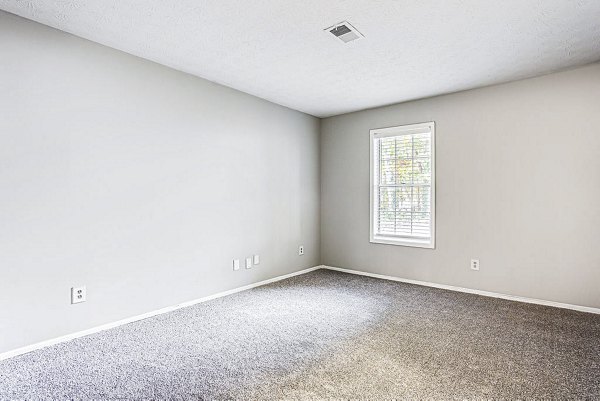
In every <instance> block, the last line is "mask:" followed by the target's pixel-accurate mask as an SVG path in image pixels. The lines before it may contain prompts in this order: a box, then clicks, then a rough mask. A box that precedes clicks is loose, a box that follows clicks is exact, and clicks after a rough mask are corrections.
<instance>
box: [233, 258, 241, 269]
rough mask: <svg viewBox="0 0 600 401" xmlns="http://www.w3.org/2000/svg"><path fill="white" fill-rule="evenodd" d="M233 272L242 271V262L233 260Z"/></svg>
mask: <svg viewBox="0 0 600 401" xmlns="http://www.w3.org/2000/svg"><path fill="white" fill-rule="evenodd" d="M233 270H240V260H239V259H233Z"/></svg>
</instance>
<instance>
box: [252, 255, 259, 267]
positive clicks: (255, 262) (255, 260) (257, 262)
mask: <svg viewBox="0 0 600 401" xmlns="http://www.w3.org/2000/svg"><path fill="white" fill-rule="evenodd" d="M253 263H254V264H255V265H258V264H259V263H260V255H254V260H253Z"/></svg>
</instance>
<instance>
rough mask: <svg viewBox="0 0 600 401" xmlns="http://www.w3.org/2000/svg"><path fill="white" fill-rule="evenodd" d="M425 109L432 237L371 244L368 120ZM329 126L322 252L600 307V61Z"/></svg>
mask: <svg viewBox="0 0 600 401" xmlns="http://www.w3.org/2000/svg"><path fill="white" fill-rule="evenodd" d="M424 121H435V123H436V154H437V158H436V178H437V186H436V190H437V192H436V196H437V202H436V208H437V210H436V212H437V213H436V218H437V225H436V227H437V236H436V249H435V250H428V249H418V248H407V247H401V246H392V245H378V244H371V243H369V129H371V128H378V127H387V126H394V125H400V124H411V123H418V122H424ZM321 127H322V131H321V145H322V147H321V190H322V200H321V239H322V242H321V250H322V255H321V262H322V263H323V264H326V265H331V266H338V267H344V268H349V269H357V270H363V271H367V272H372V273H379V274H385V275H391V276H396V277H402V278H408V279H415V280H422V281H428V282H434V283H439V284H448V285H454V286H460V287H467V288H473V289H480V290H487V291H495V292H500V293H504V294H512V295H520V296H526V297H533V298H539V299H545V300H552V301H558V302H565V303H572V304H578V305H584V306H591V307H600V290H599V289H600V242H599V241H600V64H594V65H590V66H587V67H583V68H580V69H576V70H571V71H567V72H561V73H557V74H553V75H548V76H544V77H539V78H535V79H529V80H525V81H520V82H515V83H510V84H505V85H500V86H494V87H488V88H482V89H477V90H472V91H467V92H462V93H456V94H452V95H447V96H441V97H436V98H431V99H425V100H421V101H414V102H409V103H404V104H398V105H394V106H389V107H383V108H378V109H372V110H366V111H362V112H357V113H352V114H347V115H342V116H338V117H332V118H328V119H325V120H323V121H322V124H321ZM471 258H479V259H480V261H481V270H480V271H479V272H474V271H471V270H470V268H469V263H470V260H471Z"/></svg>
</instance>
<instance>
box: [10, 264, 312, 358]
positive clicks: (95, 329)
mask: <svg viewBox="0 0 600 401" xmlns="http://www.w3.org/2000/svg"><path fill="white" fill-rule="evenodd" d="M323 267H324V266H314V267H310V268H308V269H304V270H300V271H297V272H294V273H289V274H284V275H282V276H277V277H273V278H270V279H268V280H263V281H259V282H257V283H253V284H248V285H245V286H243V287H238V288H234V289H232V290H228V291H223V292H219V293H216V294H213V295H209V296H206V297H203V298H198V299H194V300H192V301H187V302H183V303H180V304H177V305H173V306H167V307H166V308H162V309H158V310H155V311H151V312H147V313H143V314H141V315H137V316H132V317H128V318H126V319H121V320H118V321H116V322H112V323H107V324H103V325H101V326H97V327H92V328H91V329H87V330H82V331H78V332H76V333H71V334H67V335H64V336H61V337H57V338H53V339H50V340H46V341H41V342H39V343H35V344H31V345H27V346H25V347H21V348H17V349H14V350H12V351H7V352H4V353H2V354H0V361H1V360H4V359H8V358H12V357H14V356H17V355H21V354H26V353H28V352H31V351H35V350H38V349H40V348H45V347H49V346H50V345H54V344H59V343H64V342H66V341H70V340H73V339H75V338H79V337H84V336H87V335H90V334H94V333H98V332H100V331H104V330H108V329H112V328H113V327H117V326H122V325H124V324H128V323H132V322H135V321H138V320H142V319H147V318H149V317H152V316H156V315H162V314H163V313H168V312H172V311H174V310H176V309H181V308H185V307H187V306H192V305H196V304H199V303H202V302H206V301H210V300H212V299H216V298H221V297H225V296H227V295H231V294H235V293H237V292H241V291H245V290H249V289H251V288H255V287H260V286H262V285H265V284H270V283H274V282H276V281H280V280H284V279H286V278H290V277H294V276H298V275H300V274H305V273H309V272H312V271H315V270H318V269H322V268H323Z"/></svg>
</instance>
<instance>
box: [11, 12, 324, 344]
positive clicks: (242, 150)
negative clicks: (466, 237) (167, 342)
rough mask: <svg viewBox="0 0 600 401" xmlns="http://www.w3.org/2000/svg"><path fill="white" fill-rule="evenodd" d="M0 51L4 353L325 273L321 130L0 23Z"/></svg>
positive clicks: (126, 59) (139, 65) (71, 42)
mask: <svg viewBox="0 0 600 401" xmlns="http://www.w3.org/2000/svg"><path fill="white" fill-rule="evenodd" d="M198 51H202V49H198ZM0 55H1V56H0V57H1V61H0V352H3V351H7V350H11V349H14V348H17V347H20V346H24V345H28V344H31V343H34V342H38V341H41V340H45V339H49V338H54V337H57V336H60V335H64V334H67V333H72V332H75V331H78V330H82V329H86V328H90V327H93V326H96V325H100V324H103V323H107V322H112V321H115V320H118V319H122V318H126V317H129V316H134V315H137V314H140V313H144V312H148V311H152V310H155V309H158V308H161V307H165V306H169V305H174V304H177V303H179V302H183V301H187V300H192V299H196V298H199V297H202V296H206V295H209V294H212V293H216V292H219V291H223V290H227V289H231V288H235V287H239V286H242V285H245V284H249V283H253V282H257V281H260V280H264V279H267V278H271V277H274V276H278V275H282V274H286V273H290V272H294V271H297V270H300V269H303V268H307V267H311V266H315V265H317V264H319V253H320V251H319V244H320V242H319V196H320V194H319V191H320V185H319V121H318V120H317V119H316V118H313V117H310V116H307V115H305V114H301V113H299V112H296V111H292V110H289V109H286V108H284V107H280V106H277V105H274V104H271V103H269V102H266V101H263V100H260V99H257V98H255V97H252V96H249V95H246V94H243V93H240V92H237V91H235V90H232V89H228V88H225V87H222V86H219V85H216V84H213V83H210V82H208V81H205V80H202V79H199V78H196V77H192V76H190V75H186V74H184V73H181V72H177V71H174V70H171V69H168V68H166V67H162V66H160V65H158V64H154V63H151V62H149V61H145V60H142V59H139V58H136V57H133V56H130V55H127V54H124V53H121V52H118V51H115V50H112V49H109V48H107V47H103V46H100V45H97V44H94V43H91V42H88V41H86V40H82V39H79V38H76V37H74V36H71V35H68V34H66V33H62V32H59V31H56V30H53V29H50V28H47V27H44V26H42V25H39V24H36V23H33V22H29V21H26V20H23V19H20V18H18V17H15V16H12V15H9V14H6V13H3V12H0ZM300 244H302V245H304V246H305V252H306V254H305V255H304V256H301V257H300V256H298V254H297V247H298V245H300ZM253 253H258V254H260V256H261V264H260V265H259V266H257V267H256V268H253V269H251V270H244V269H243V268H242V270H240V271H237V272H233V271H232V269H231V260H232V258H240V259H242V263H243V258H244V257H246V256H250V255H252V254H253ZM80 284H85V285H87V288H88V301H87V303H84V304H79V305H70V303H69V302H70V299H69V291H70V287H71V286H73V285H80ZM240 308H243V305H240Z"/></svg>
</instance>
